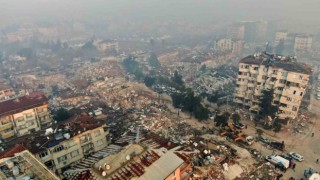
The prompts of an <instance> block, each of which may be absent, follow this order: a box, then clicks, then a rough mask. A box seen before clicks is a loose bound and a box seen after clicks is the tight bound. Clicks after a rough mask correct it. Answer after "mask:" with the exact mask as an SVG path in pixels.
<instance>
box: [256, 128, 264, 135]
mask: <svg viewBox="0 0 320 180" xmlns="http://www.w3.org/2000/svg"><path fill="white" fill-rule="evenodd" d="M256 133H257V134H258V136H262V135H263V133H264V131H263V130H262V129H256Z"/></svg>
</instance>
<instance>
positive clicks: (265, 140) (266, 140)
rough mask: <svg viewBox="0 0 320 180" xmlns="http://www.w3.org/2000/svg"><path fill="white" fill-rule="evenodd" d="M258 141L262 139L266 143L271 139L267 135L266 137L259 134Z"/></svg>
mask: <svg viewBox="0 0 320 180" xmlns="http://www.w3.org/2000/svg"><path fill="white" fill-rule="evenodd" d="M256 139H257V141H261V142H263V143H265V144H269V142H270V141H269V139H267V138H266V137H264V136H257V138H256Z"/></svg>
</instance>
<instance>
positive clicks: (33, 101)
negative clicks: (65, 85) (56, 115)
mask: <svg viewBox="0 0 320 180" xmlns="http://www.w3.org/2000/svg"><path fill="white" fill-rule="evenodd" d="M45 104H48V99H47V98H46V96H45V95H44V94H43V93H42V92H40V91H38V92H33V93H30V95H27V96H23V97H19V98H16V99H13V100H9V101H4V102H2V103H0V116H3V115H8V114H13V113H19V112H22V111H24V110H27V109H31V108H34V107H37V106H41V105H45Z"/></svg>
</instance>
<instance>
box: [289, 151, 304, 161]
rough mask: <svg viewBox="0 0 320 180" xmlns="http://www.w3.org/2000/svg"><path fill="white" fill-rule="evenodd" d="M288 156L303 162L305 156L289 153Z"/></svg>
mask: <svg viewBox="0 0 320 180" xmlns="http://www.w3.org/2000/svg"><path fill="white" fill-rule="evenodd" d="M288 155H289V156H290V157H292V158H293V159H295V160H297V161H300V162H301V161H303V156H301V155H300V154H298V153H295V152H289V153H288Z"/></svg>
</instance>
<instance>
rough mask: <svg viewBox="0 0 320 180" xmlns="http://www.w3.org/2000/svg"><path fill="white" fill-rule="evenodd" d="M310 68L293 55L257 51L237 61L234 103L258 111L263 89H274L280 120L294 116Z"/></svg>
mask: <svg viewBox="0 0 320 180" xmlns="http://www.w3.org/2000/svg"><path fill="white" fill-rule="evenodd" d="M311 72H312V71H311V68H310V67H309V66H307V65H305V64H300V63H297V62H295V61H294V58H291V57H284V56H279V55H273V54H268V53H265V52H264V53H259V54H255V55H250V56H247V57H245V58H243V59H241V60H240V63H239V72H238V79H237V82H236V84H237V88H236V92H235V99H234V102H236V103H238V104H239V105H241V106H243V107H244V108H246V109H249V110H250V112H252V113H255V114H259V113H260V111H261V108H260V101H261V97H262V96H263V91H264V90H271V89H272V90H274V94H273V104H274V105H276V106H278V107H279V108H278V112H277V116H278V117H279V118H280V119H286V118H290V119H295V118H296V117H297V114H298V110H299V107H300V104H301V100H302V98H303V96H304V95H305V94H306V89H307V87H308V83H309V78H310V74H311Z"/></svg>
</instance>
